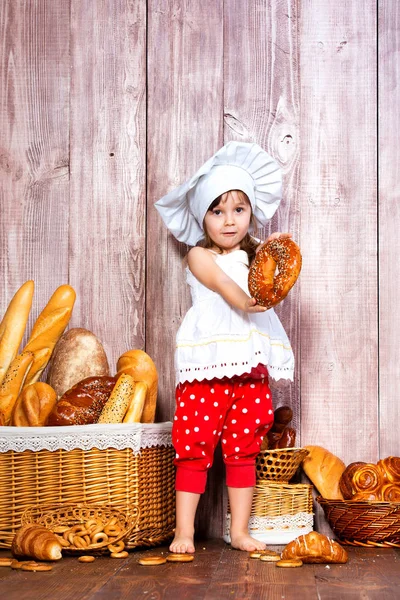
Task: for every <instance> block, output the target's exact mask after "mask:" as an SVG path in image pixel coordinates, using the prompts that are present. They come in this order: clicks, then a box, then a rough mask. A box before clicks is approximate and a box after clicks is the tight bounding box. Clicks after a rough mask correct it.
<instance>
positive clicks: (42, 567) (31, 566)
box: [21, 562, 53, 571]
mask: <svg viewBox="0 0 400 600" xmlns="http://www.w3.org/2000/svg"><path fill="white" fill-rule="evenodd" d="M52 569H53V567H52V566H51V565H46V564H44V563H29V562H27V563H25V564H23V565H22V566H21V570H22V571H52Z"/></svg>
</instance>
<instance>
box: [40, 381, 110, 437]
mask: <svg viewBox="0 0 400 600" xmlns="http://www.w3.org/2000/svg"><path fill="white" fill-rule="evenodd" d="M116 382H117V380H116V378H115V377H86V379H84V380H83V381H80V382H79V383H77V384H76V385H74V386H73V387H72V388H71V389H70V390H68V391H67V392H65V394H63V395H62V396H61V398H60V399H59V401H58V402H57V404H56V406H55V407H54V409H53V410H52V411H51V413H50V415H49V418H48V419H47V425H49V426H53V425H90V424H92V423H97V421H98V418H99V416H100V413H101V411H102V410H103V407H104V405H105V403H106V402H107V400H108V399H109V397H110V394H111V392H112V390H113V388H114V386H115V384H116Z"/></svg>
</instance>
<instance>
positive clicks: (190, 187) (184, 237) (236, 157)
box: [155, 142, 282, 246]
mask: <svg viewBox="0 0 400 600" xmlns="http://www.w3.org/2000/svg"><path fill="white" fill-rule="evenodd" d="M229 190H241V191H243V192H244V193H245V194H246V195H247V197H248V199H249V201H250V204H251V207H252V210H253V214H254V216H255V218H256V221H257V226H258V227H263V226H264V225H266V223H267V222H268V221H269V220H270V219H271V217H272V216H273V214H274V213H275V211H276V209H277V208H278V206H279V203H280V201H281V197H282V175H281V169H280V167H279V165H278V164H277V163H276V162H275V160H274V159H273V158H271V156H270V155H269V154H267V152H265V150H263V149H262V148H261V147H260V146H259V145H258V144H249V143H245V142H228V143H227V144H226V145H225V146H223V147H222V148H220V149H219V150H218V152H216V153H215V154H214V156H212V157H211V158H209V159H208V161H207V162H205V163H204V165H203V166H202V167H200V169H199V170H198V171H197V172H196V173H195V174H194V175H193V177H191V179H189V180H188V181H186V182H185V183H183V184H182V185H180V186H179V187H177V188H175V189H174V190H172V192H169V194H167V195H166V196H163V197H162V198H161V199H160V200H158V201H157V202H156V203H155V207H156V209H157V210H158V212H159V213H160V215H161V217H162V219H163V221H164V223H165V224H166V226H167V227H168V229H169V230H170V231H171V232H172V233H173V235H174V236H175V237H176V239H177V240H179V241H180V242H184V243H186V244H188V245H189V246H195V245H196V244H197V242H198V241H199V240H201V239H202V238H203V237H204V230H203V221H204V217H205V216H206V213H207V210H208V207H209V206H210V204H211V203H212V202H213V201H214V200H215V199H216V198H218V196H220V195H221V194H224V193H225V192H228V191H229Z"/></svg>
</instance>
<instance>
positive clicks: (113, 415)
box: [97, 373, 135, 423]
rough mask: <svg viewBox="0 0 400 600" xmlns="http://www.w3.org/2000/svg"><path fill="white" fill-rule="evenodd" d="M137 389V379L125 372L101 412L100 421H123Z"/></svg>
mask: <svg viewBox="0 0 400 600" xmlns="http://www.w3.org/2000/svg"><path fill="white" fill-rule="evenodd" d="M134 391H135V381H134V380H133V378H132V377H131V376H130V375H126V374H125V373H123V374H122V375H121V376H120V377H119V378H118V380H117V383H116V384H115V386H114V388H113V391H112V392H111V396H110V397H109V399H108V400H107V402H106V404H105V405H104V408H103V410H102V411H101V413H100V417H99V420H98V421H97V422H98V423H122V420H123V418H124V416H125V413H126V411H127V408H128V406H129V404H130V402H131V400H132V397H133V395H134Z"/></svg>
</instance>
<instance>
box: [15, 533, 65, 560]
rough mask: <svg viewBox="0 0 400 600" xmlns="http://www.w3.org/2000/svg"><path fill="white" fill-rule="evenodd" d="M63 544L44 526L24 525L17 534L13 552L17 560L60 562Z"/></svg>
mask: <svg viewBox="0 0 400 600" xmlns="http://www.w3.org/2000/svg"><path fill="white" fill-rule="evenodd" d="M61 548H62V546H61V544H60V542H59V541H58V539H57V537H56V536H55V535H54V533H52V532H51V531H50V530H49V529H46V527H43V526H42V525H35V524H29V525H23V526H22V527H21V528H20V529H18V531H17V532H16V534H15V536H14V538H13V541H12V544H11V552H12V553H13V555H14V556H15V557H16V558H23V557H27V558H35V559H36V560H60V558H62V554H61Z"/></svg>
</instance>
